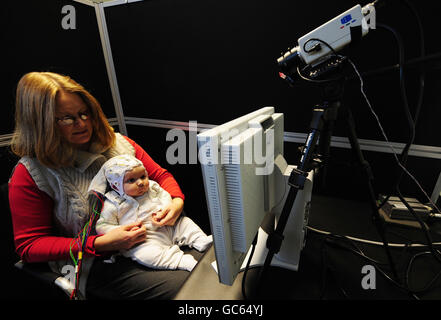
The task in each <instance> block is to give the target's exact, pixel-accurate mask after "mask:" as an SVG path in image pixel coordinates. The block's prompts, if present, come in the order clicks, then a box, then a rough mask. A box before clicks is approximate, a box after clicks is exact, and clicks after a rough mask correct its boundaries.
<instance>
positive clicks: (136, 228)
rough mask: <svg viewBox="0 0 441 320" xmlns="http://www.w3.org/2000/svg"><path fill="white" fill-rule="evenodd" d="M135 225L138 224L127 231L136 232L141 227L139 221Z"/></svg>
mask: <svg viewBox="0 0 441 320" xmlns="http://www.w3.org/2000/svg"><path fill="white" fill-rule="evenodd" d="M137 223H138V225H136V226H134V227H132V228H131V229H130V230H129V231H136V230H138V229H139V228H140V227H141V226H142V224H141V222H140V221H138V222H137Z"/></svg>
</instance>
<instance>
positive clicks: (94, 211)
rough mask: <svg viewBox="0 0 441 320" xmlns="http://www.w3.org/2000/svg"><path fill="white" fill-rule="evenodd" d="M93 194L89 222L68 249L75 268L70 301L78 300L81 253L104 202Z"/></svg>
mask: <svg viewBox="0 0 441 320" xmlns="http://www.w3.org/2000/svg"><path fill="white" fill-rule="evenodd" d="M93 194H94V195H95V196H94V197H93V200H92V205H91V213H90V216H89V220H88V221H87V222H86V224H85V225H84V227H83V230H82V231H81V232H80V233H78V235H77V236H76V237H75V238H73V239H72V241H71V243H70V247H69V254H70V257H71V259H72V261H73V263H74V266H75V283H74V289H73V290H72V293H71V295H70V299H71V300H76V299H78V288H79V282H80V274H81V266H82V261H83V253H84V252H85V249H86V243H87V239H88V238H89V236H90V234H91V233H92V230H93V227H94V225H95V223H96V221H97V220H98V217H99V215H100V212H101V208H102V207H103V201H104V200H103V198H102V196H101V195H99V194H98V193H96V192H93ZM75 248H78V253H77V255H76V257H75V254H74V251H75Z"/></svg>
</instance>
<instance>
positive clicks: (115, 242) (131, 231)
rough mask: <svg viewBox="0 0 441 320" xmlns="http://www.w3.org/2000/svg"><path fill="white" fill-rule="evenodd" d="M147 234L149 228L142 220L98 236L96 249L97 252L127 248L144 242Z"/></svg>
mask: <svg viewBox="0 0 441 320" xmlns="http://www.w3.org/2000/svg"><path fill="white" fill-rule="evenodd" d="M146 236H147V230H146V228H145V226H143V225H142V222H141V221H139V222H134V223H131V224H127V225H124V226H120V227H117V228H115V229H113V230H111V231H109V232H108V233H106V234H104V235H102V236H100V237H97V238H96V239H95V243H94V245H95V250H96V251H97V252H103V251H118V250H122V249H126V250H127V249H130V248H132V247H133V246H134V245H136V244H138V243H141V242H144V241H145V239H146Z"/></svg>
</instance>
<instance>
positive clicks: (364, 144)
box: [0, 117, 441, 159]
mask: <svg viewBox="0 0 441 320" xmlns="http://www.w3.org/2000/svg"><path fill="white" fill-rule="evenodd" d="M108 121H109V124H110V125H112V126H117V125H118V119H117V118H109V119H108ZM195 121H196V120H195ZM125 122H126V124H128V125H134V126H141V127H152V128H163V129H181V130H185V131H188V130H189V122H182V121H170V120H159V119H149V118H136V117H125ZM215 126H216V125H213V124H205V123H199V122H198V123H197V131H198V132H201V131H202V130H206V129H211V128H213V127H215ZM306 137H307V134H306V133H296V132H285V134H284V141H285V142H291V143H299V144H303V143H304V142H305V140H306ZM11 138H12V134H4V135H0V147H5V146H8V145H10V143H11ZM358 141H359V143H360V148H361V150H366V151H375V152H382V153H392V152H393V151H392V149H391V147H393V148H394V150H395V152H397V153H401V151H402V150H403V148H404V147H405V144H404V143H398V142H391V143H387V142H384V141H377V140H366V139H358ZM331 146H332V147H335V148H344V149H350V148H351V145H350V143H349V139H348V138H346V137H334V136H333V137H332V138H331ZM409 155H411V156H416V157H422V158H431V159H441V147H432V146H424V145H417V144H414V145H412V146H411V148H410V150H409Z"/></svg>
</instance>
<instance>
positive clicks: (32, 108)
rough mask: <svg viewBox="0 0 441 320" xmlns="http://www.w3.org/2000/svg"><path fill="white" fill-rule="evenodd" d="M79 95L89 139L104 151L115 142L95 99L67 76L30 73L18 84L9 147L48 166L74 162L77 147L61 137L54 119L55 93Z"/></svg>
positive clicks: (56, 166)
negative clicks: (89, 123) (89, 126)
mask: <svg viewBox="0 0 441 320" xmlns="http://www.w3.org/2000/svg"><path fill="white" fill-rule="evenodd" d="M60 91H64V92H68V93H76V94H78V95H79V96H80V97H81V98H82V99H83V101H84V103H85V104H86V105H87V106H88V108H89V112H90V115H91V121H92V127H93V134H92V138H91V141H92V142H96V143H99V144H100V145H101V146H102V148H103V149H102V150H103V151H104V150H106V149H108V148H109V147H111V146H113V144H114V143H115V133H114V131H113V128H112V127H111V126H110V125H109V123H108V121H107V118H106V116H105V115H104V113H103V111H102V109H101V106H100V104H99V103H98V101H97V100H96V99H95V98H94V97H93V96H92V95H91V94H90V93H89V92H88V91H87V90H86V89H84V87H83V86H82V85H80V84H78V83H77V82H75V81H74V80H73V79H71V78H70V77H68V76H64V75H60V74H57V73H52V72H30V73H27V74H25V75H24V76H23V77H22V78H21V79H20V81H19V82H18V85H17V94H16V110H15V130H14V135H13V137H12V143H11V149H12V151H13V152H14V153H15V154H16V155H17V156H19V157H23V156H29V157H35V158H37V159H38V160H39V161H40V162H41V163H42V164H43V165H45V166H48V167H50V168H59V167H68V166H72V165H73V161H74V158H75V157H74V155H75V152H76V149H75V147H74V146H72V145H71V144H69V143H68V142H67V141H66V140H65V139H63V137H62V135H61V134H60V131H59V129H58V126H57V125H56V119H55V108H56V97H57V94H58V92H60Z"/></svg>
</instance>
